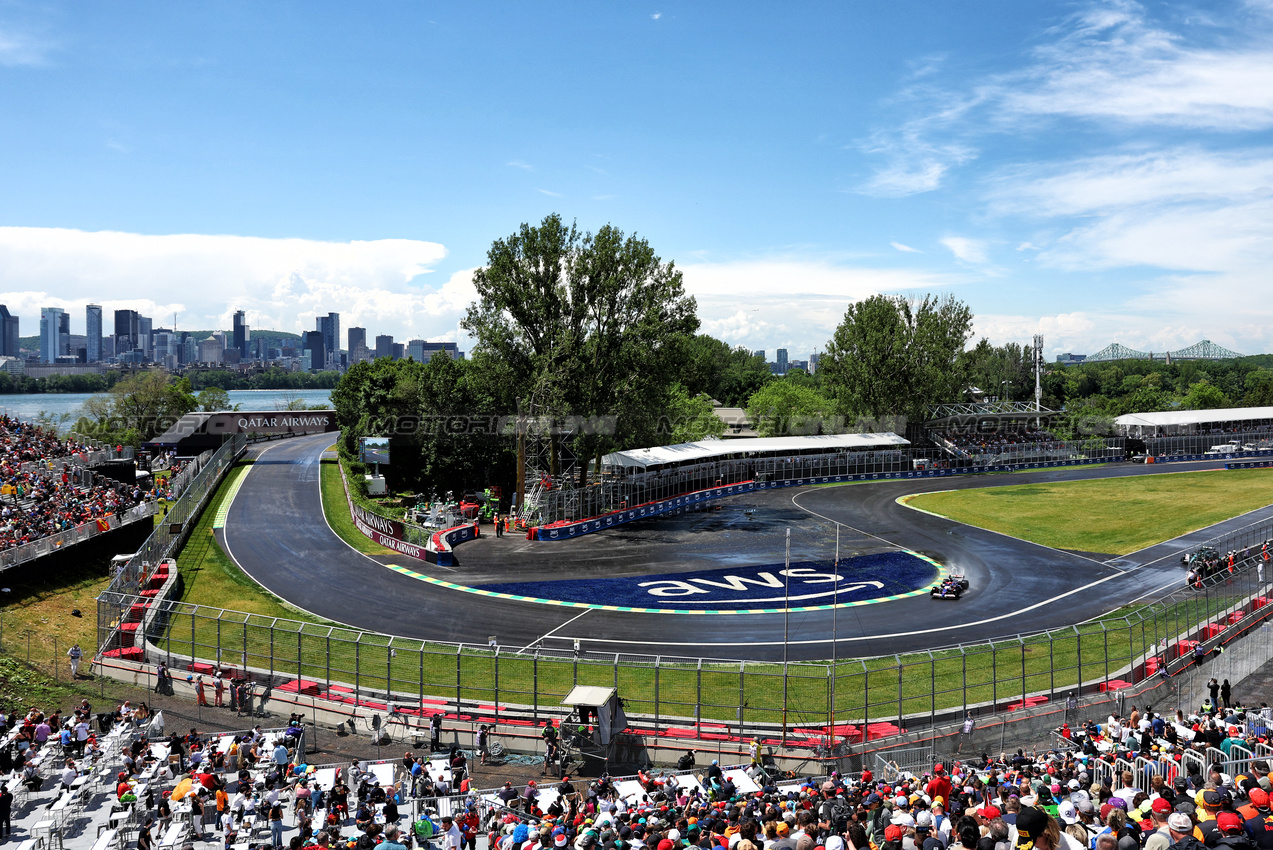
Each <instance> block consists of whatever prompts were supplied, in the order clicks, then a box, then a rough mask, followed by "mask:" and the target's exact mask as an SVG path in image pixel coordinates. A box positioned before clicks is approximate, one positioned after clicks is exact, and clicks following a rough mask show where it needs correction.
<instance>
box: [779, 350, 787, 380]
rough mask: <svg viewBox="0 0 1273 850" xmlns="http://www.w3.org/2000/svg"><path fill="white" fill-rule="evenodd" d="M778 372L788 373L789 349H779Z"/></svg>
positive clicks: (781, 373)
mask: <svg viewBox="0 0 1273 850" xmlns="http://www.w3.org/2000/svg"><path fill="white" fill-rule="evenodd" d="M778 374H779V375H785V374H787V349H785V348H780V349H778Z"/></svg>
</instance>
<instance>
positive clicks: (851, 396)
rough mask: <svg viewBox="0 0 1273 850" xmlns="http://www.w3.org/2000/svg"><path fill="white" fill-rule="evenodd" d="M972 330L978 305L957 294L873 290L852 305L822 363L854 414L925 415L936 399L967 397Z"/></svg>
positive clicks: (833, 390)
mask: <svg viewBox="0 0 1273 850" xmlns="http://www.w3.org/2000/svg"><path fill="white" fill-rule="evenodd" d="M971 335H972V312H971V311H970V310H969V309H968V306H967V305H966V304H964V303H963V302H962V301H959V300H957V299H955V298H952V297H950V296H943V297H940V298H939V297H936V296H932V295H926V296H924V297H923V298H922V299H917V300H914V301H909V300H907V299H905V298H900V297H895V296H890V295H873V296H871V297H870V298H867V299H865V300H862V301H859V302H857V303H855V304H850V305H849V309H848V311H847V312H846V313H845V314H844V320H843V321H842V322H841V323H840V326H839V327H837V328H836V330H835V336H834V337H832V339H831V341H830V343H828V345H827V353H826V354H825V355H823V357H822V359H821V361H820V368H819V371H820V372H823V371H824V372H825V376H824V387H825V388H826V389H827V390H828V391H829V393H830V394H832V396H833V397H834V398H835V399H836V401H837V402H838V404H839V407H840V410H841V412H843V413H844V414H846V415H848V416H852V417H857V416H861V415H864V414H865V415H869V416H871V417H873V418H875V419H876V420H880V419H883V418H884V417H885V416H890V415H907V416H911V417H912V418H917V419H918V418H922V417H923V416H924V414H925V410H926V407H927V406H928V405H930V404H935V403H938V402H948V401H954V400H957V399H960V398H962V397H963V394H964V390H965V388H966V386H967V381H968V376H967V372H968V368H967V365H968V364H967V359H966V358H965V357H963V356H962V354H963V351H964V345H965V344H966V343H967V342H968V340H969V338H970V337H971Z"/></svg>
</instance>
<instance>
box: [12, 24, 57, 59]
mask: <svg viewBox="0 0 1273 850" xmlns="http://www.w3.org/2000/svg"><path fill="white" fill-rule="evenodd" d="M52 48H53V46H52V45H51V44H50V43H49V42H47V41H43V40H41V39H39V38H36V37H35V36H33V35H30V34H28V33H22V32H18V31H16V30H14V29H13V28H11V27H9V26H0V65H4V66H6V67H17V66H21V65H27V66H40V65H45V64H47V62H48V54H49V52H50V51H51V50H52Z"/></svg>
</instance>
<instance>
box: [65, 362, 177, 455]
mask: <svg viewBox="0 0 1273 850" xmlns="http://www.w3.org/2000/svg"><path fill="white" fill-rule="evenodd" d="M198 406H199V402H198V399H196V398H195V396H194V394H193V392H192V390H191V387H190V382H189V381H188V380H186V379H185V378H173V377H172V376H170V375H168V374H167V373H166V372H164V371H162V370H159V369H152V370H149V371H146V372H139V373H137V374H135V375H130V376H129V377H127V378H122V379H120V380H119V381H118V382H116V383H115V385H114V386H113V387H111V389H110V392H109V393H107V394H105V395H100V396H93V397H92V398H90V399H89V400H88V401H87V402H85V403H84V407H83V409H82V412H81V416H80V419H79V420H78V421H77V422H76V424H75V427H74V429H73V430H75V431H76V432H77V433H81V434H86V435H88V436H91V437H94V438H96V439H100V440H103V441H105V442H110V443H127V444H129V445H132V446H139V445H140V444H141V443H143V442H145V441H146V440H150V439H153V438H155V437H157V436H159V435H160V434H162V433H163V432H164V431H166V430H168V428H169V427H171V426H172V424H173V423H174V422H176V421H177V420H178V419H180V418H181V417H182V416H184V415H186V414H187V413H190V412H191V411H193V410H195V409H196V408H198Z"/></svg>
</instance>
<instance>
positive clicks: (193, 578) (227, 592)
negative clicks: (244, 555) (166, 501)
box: [177, 462, 306, 619]
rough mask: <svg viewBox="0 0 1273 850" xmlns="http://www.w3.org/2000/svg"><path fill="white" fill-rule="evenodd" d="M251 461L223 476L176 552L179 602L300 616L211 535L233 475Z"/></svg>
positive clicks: (259, 612) (236, 466) (233, 477)
mask: <svg viewBox="0 0 1273 850" xmlns="http://www.w3.org/2000/svg"><path fill="white" fill-rule="evenodd" d="M251 466H252V464H251V463H250V462H247V463H239V464H236V465H235V467H234V468H233V469H231V470H230V472H229V473H228V474H227V475H226V477H225V480H224V481H222V483H221V486H220V487H219V488H218V490H217V492H216V493H215V494H214V495H213V497H212V499H211V500H209V502H208V506H207V507H206V508H205V509H204V511H203V515H202V516H200V517H199V522H198V524H197V525H195V528H194V531H192V532H191V533H190V538H189V539H188V540H187V541H186V545H185V546H183V547H182V549H181V551H180V553H178V555H177V569H178V571H179V572H180V573H181V581H182V588H181V601H182V602H187V603H190V604H192V605H208V606H213V607H216V608H233V609H235V610H237V611H243V612H245V613H249V614H257V615H260V616H263V617H286V618H291V619H297V618H304V617H305V616H306V615H305V614H304V613H303V612H301V611H300V610H299V609H296V608H293V607H291V606H288V605H286V604H284V603H283V602H282V600H280V599H279V598H278V597H277V596H275V595H274V594H272V593H270V592H269V591H267V590H266V589H265V588H263V587H261V586H260V585H259V584H257V583H256V582H255V581H253V580H252V577H251V576H249V575H248V574H247V573H245V572H243V570H241V569H239V566H238V565H237V564H236V563H234V561H232V560H231V559H230V557H229V556H228V555H226V554H225V550H223V549H222V548H221V545H220V544H219V543H217V540H216V537H215V536H214V535H213V533H212V532H213V529H212V525H213V520H214V519H215V517H216V515H217V511H218V510H220V509H221V508H222V507H223V506H224V505H225V500H226V497H227V495H228V493H229V491H230V489H231V488H230V485H231V484H233V482H234V479H235V477H236V476H239V475H244V474H246V473H247V472H248V471H249V470H250V469H251Z"/></svg>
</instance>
